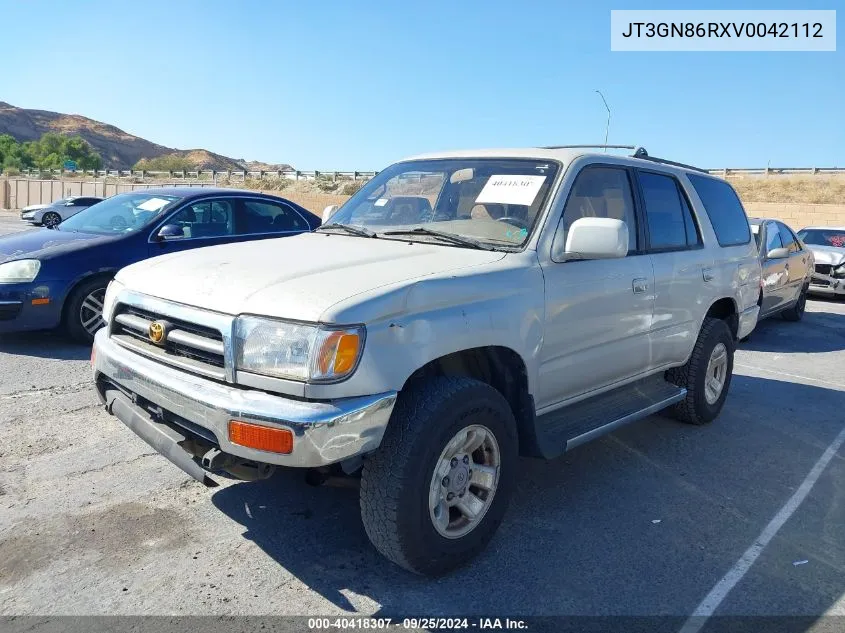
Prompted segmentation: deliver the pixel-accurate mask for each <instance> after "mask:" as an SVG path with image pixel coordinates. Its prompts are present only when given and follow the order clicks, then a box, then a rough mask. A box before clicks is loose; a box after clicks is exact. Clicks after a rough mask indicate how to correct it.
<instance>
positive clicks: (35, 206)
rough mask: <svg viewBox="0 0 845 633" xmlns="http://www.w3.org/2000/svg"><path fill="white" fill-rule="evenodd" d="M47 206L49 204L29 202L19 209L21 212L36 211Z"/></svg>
mask: <svg viewBox="0 0 845 633" xmlns="http://www.w3.org/2000/svg"><path fill="white" fill-rule="evenodd" d="M49 206H50V205H49V204H31V205H29V206H28V207H24V208H23V209H21V213H26V212H27V211H38V210H39V209H46V208H47V207H49Z"/></svg>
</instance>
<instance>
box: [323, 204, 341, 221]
mask: <svg viewBox="0 0 845 633" xmlns="http://www.w3.org/2000/svg"><path fill="white" fill-rule="evenodd" d="M338 208H340V207H339V205H336V204H330V205H329V206H327V207H326V208H325V209H323V222H324V223H325V222H328V221H329V218H330V217H332V215H334V212H335V211H337V210H338Z"/></svg>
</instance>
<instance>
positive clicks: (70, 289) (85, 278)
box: [60, 269, 117, 323]
mask: <svg viewBox="0 0 845 633" xmlns="http://www.w3.org/2000/svg"><path fill="white" fill-rule="evenodd" d="M116 274H117V269H115V270H111V269H106V270H98V271H90V272H87V273H85V274H83V275H80V276H78V277H77V278H76V279H74V280H73V281H72V282H71V283H69V284H68V285H67V289H66V290H65V295H64V297H62V312H61V321H60V322H61V323H64V322H65V318H66V317H67V309H68V299H70V297H71V296H72V295H73V293H74V292H76V289H77V288H79V286H81V285H82V284H84V283H87V282H89V281H93V280H94V279H99V278H102V279H106V280H109V281H111V279H112V278H114V276H115V275H116Z"/></svg>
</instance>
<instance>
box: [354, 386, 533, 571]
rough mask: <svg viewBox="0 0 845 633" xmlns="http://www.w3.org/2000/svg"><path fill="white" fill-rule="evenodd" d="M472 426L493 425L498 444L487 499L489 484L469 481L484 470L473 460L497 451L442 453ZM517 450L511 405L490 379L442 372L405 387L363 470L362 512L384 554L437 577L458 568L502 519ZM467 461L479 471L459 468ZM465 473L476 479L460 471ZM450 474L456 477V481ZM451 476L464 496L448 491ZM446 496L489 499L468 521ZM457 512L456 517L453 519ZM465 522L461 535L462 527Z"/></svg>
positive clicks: (369, 532)
mask: <svg viewBox="0 0 845 633" xmlns="http://www.w3.org/2000/svg"><path fill="white" fill-rule="evenodd" d="M473 426H474V427H475V428H476V429H478V428H480V427H483V430H484V431H486V432H489V433H490V434H491V435H492V437H493V439H494V440H495V444H496V448H497V449H498V457H499V467H498V469H494V472H496V475H491V474H490V473H491V472H493V471H490V470H488V471H487V476H488V477H494V479H490V480H488V481H491V482H493V489H494V492H493V494H492V495H491V496H490V497H487V498H488V500H489V501H487V502H484V501H483V497H484V495H485V491H484V489H483V488H479V487H477V484H473V483H472V481H475V480H477V479H478V477H479V473H480V472H482V470H481V468H480V467H479V466H478V463H476V462H478V461H479V460H480V459H481V458H479V455H481V456H483V458H484V459H489V458H490V456H491V455H493V452H492V451H490V450H486V449H484V448H482V449H478V450H475V451H474V452H472V456H471V457H469V460H470V461H468V462H467V461H464V459H463V458H462V457H460V456H456V457H453V458H446V459H441V458H442V457H443V456H444V454H445V455H448V453H447V451H448V450H449V447H450V446H455V445H456V444H454V441H456V440H457V439H458V437H459V434H462V433H463V430H465V429H467V428H469V427H473ZM475 432H476V431H471V432H470V433H469V434H467V436H466V437H467V438H477V437H480V436H482V435H485V433H484V432H482V433H481V434H480V435H479V436H475V435H473V433H475ZM485 436H486V435H485ZM450 441H452V442H450ZM485 441H489V437H488V439H487V440H485ZM458 443H460V442H458ZM470 448H471V446H470ZM518 454H519V451H518V438H517V427H516V421H515V420H514V416H513V412H512V411H511V408H510V406H509V405H508V403H507V401H506V400H505V399H504V398H503V397H502V395H501V394H500V393H499V392H498V391H496V390H495V389H493V388H492V387H490V386H489V385H487V384H486V383H483V382H480V381H478V380H474V379H471V378H463V377H452V378H446V377H439V378H434V379H431V380H428V381H426V382H424V383H421V384H419V385H418V386H416V387H412V388H410V389H409V390H407V391H404V392H402V393H401V394H400V396H399V400H398V402H397V403H396V408H395V409H394V411H393V415H392V416H391V420H390V424H389V425H388V427H387V430H386V431H385V434H384V438H383V440H382V443H381V446H380V447H379V449H378V450H377V451H376V452H375V453H374V454H373V455H372V457H370V458H368V459H367V460H366V462H365V463H364V469H363V472H362V475H361V518H362V520H363V523H364V529H365V530H366V532H367V536H368V537H369V538H370V541H371V542H372V543H373V545H374V546H375V547H376V549H377V550H378V551H379V552H381V554H383V555H384V556H385V557H386V558H388V559H389V560H391V561H393V562H394V563H396V564H397V565H399V566H400V567H403V568H405V569H407V570H408V571H411V572H414V573H417V574H422V575H426V576H438V575H442V574H444V573H447V572H449V571H451V570H453V569H455V568H457V567H460V566H461V565H463V564H465V563H467V562H468V561H470V560H471V559H473V558H474V557H475V556H477V555H478V554H479V553H480V552H481V551H482V550H483V549H484V548H485V547H486V546H487V543H488V542H489V541H490V539H491V538H492V537H493V534H494V533H495V532H496V529H497V528H498V527H499V524H500V523H501V522H502V518H503V517H504V514H505V510H506V508H507V505H508V500H509V497H510V494H511V491H512V488H513V485H514V481H515V476H516V466H517V460H518ZM462 463H464V464H468V466H467V468H468V469H469V471H472V468H473V467H475V471H474V472H471V473H470V472H467V471H461V470H460V468H461V464H462ZM485 463H491V462H489V461H487V462H485ZM438 465H440V467H441V468H440V470H441V472H442V469H443V467H444V466H445V467H446V471H445V472H446V475H447V476H444V477H443V478H441V476H440V474H439V473H436V470H437V466H438ZM450 465H451V466H450ZM484 468H485V469H489V468H490V467H489V466H485V467H484ZM462 472H463V474H465V475H469V476H471V477H472V478H474V479H472V481H470V480H467V479H465V478H463V477H462V476H461V474H462ZM449 475H451V476H453V478H452V480H451V481H450V480H449V478H448V476H449ZM467 481H469V483H466V482H467ZM447 482H448V485H451V486H452V487H453V488H452V489H455V490H457V489H458V488H456V486H460V485H463V486H465V490H466V495H467V496H466V497H464V493H460V497H461V498H460V499H458V498H457V495H458V493H451V492H447V491H448V490H450V488H446V486H447ZM461 482H463V483H461ZM441 486H443V487H442V488H441ZM438 491H442V494H443V495H445V496H438V495H440V492H438ZM449 495H452V500H451V501H450V502H448V503H465V502H467V501H469V500H470V499H471V498H472V497H474V498H475V500H476V501H479V500H481V502H482V503H485V504H486V505H485V508H484V510H483V512H479V515H480V518H478V519H477V520H476V521H475V522H473V521H469V519H467V518H466V516H465V515H464V514H463V513H462V512H461V510H460V509H459V508H457V507H454V508H451V507H446V506H447V502H446V498H447V497H449ZM438 498H439V499H440V500H439V502H437V501H436V499H438ZM430 499H431V501H430ZM462 500H463V501H462ZM444 508H445V514H444V513H443V512H442V510H444ZM438 510H441V512H439V513H438V512H437V511H438ZM436 514H437V515H438V516H440V517H441V518H445V521H440V522H439V523H440V527H435V521H436V519H435V515H436ZM452 516H456V517H458V518H456V519H454V520H453V519H451V517H452ZM462 522H465V524H462ZM444 523H448V525H444ZM453 523H454V524H455V527H454V529H453V530H452V532H451V533H450V534H451V535H450V536H444V534H443V533H441V531H440V530H447V531H448V530H449V529H450V528H451V526H452V525H453ZM470 526H471V527H470ZM467 528H468V531H467V532H466V533H463V534H462V533H461V530H463V529H467Z"/></svg>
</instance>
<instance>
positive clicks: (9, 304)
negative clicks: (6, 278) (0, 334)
mask: <svg viewBox="0 0 845 633" xmlns="http://www.w3.org/2000/svg"><path fill="white" fill-rule="evenodd" d="M22 307H23V304H22V303H21V302H20V301H0V321H11V320H12V319H17V318H18V315H19V314H20V313H21V308H22Z"/></svg>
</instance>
